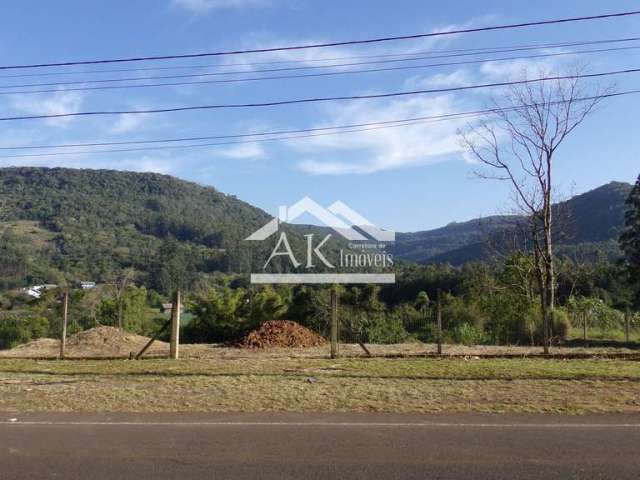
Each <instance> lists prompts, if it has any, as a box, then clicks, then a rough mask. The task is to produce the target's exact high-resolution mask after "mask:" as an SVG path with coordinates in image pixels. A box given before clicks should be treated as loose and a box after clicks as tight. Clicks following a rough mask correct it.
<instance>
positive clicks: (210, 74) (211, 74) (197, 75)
mask: <svg viewBox="0 0 640 480" xmlns="http://www.w3.org/2000/svg"><path fill="white" fill-rule="evenodd" d="M633 40H634V41H637V40H640V37H635V38H633ZM635 48H638V46H630V47H609V48H602V49H591V50H574V51H568V52H557V53H544V54H538V55H530V56H518V57H506V58H497V59H493V58H489V59H480V60H477V59H476V60H472V61H463V62H452V63H435V64H427V65H407V66H401V67H396V68H389V69H374V70H349V71H338V72H326V73H319V74H316V75H318V76H323V75H341V74H348V73H368V72H379V71H386V70H404V69H416V68H427V67H441V66H447V65H468V64H473V63H482V62H493V61H504V60H520V59H526V58H543V57H554V56H562V55H579V54H587V53H602V52H612V51H624V50H631V49H635ZM530 49H537V47H535V48H515V49H507V50H501V51H495V52H491V53H509V52H514V51H521V50H530ZM467 55H470V54H454V55H441V56H424V57H413V58H403V59H391V60H389V59H387V60H377V61H369V62H352V63H337V64H330V65H314V66H302V67H288V68H273V69H264V70H256V71H252V72H246V71H238V70H236V71H231V72H205V73H193V74H185V75H161V76H146V77H125V78H104V79H95V80H77V81H63V82H46V83H26V84H16V85H0V88H3V89H4V88H31V87H49V86H65V85H87V84H88V85H91V84H103V83H114V82H135V81H140V80H171V79H180V78H201V77H218V76H226V75H238V74H247V73H252V74H260V73H274V72H276V73H277V72H287V71H298V70H317V69H328V68H342V67H352V66H360V65H376V64H387V63H399V62H407V61H418V60H428V59H431V58H449V57H460V56H467ZM471 55H478V54H477V53H473V54H471ZM308 76H313V74H312V75H300V76H266V77H265V76H263V77H248V78H237V79H235V78H234V79H231V80H219V81H215V80H214V81H211V82H206V83H235V82H243V81H255V80H273V79H278V80H279V79H284V78H303V77H308ZM198 83H205V82H189V83H184V84H183V83H156V84H150V85H138V86H139V87H146V86H163V85H171V86H173V85H193V84H198ZM132 86H135V84H134V85H125V86H116V87H115V88H129V87H132ZM77 90H81V89H77ZM51 91H57V90H34V91H31V90H21V91H17V92H6V93H45V92H51ZM72 91H74V89H72Z"/></svg>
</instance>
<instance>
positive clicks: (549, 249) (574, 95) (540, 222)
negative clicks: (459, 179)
mask: <svg viewBox="0 0 640 480" xmlns="http://www.w3.org/2000/svg"><path fill="white" fill-rule="evenodd" d="M581 70H582V69H581V68H577V69H576V73H575V74H574V75H572V76H571V77H574V78H568V79H564V80H549V81H535V80H532V81H525V83H522V84H519V85H516V86H513V87H511V88H509V89H508V90H507V91H506V92H505V94H504V95H503V96H501V98H500V100H494V101H493V107H492V113H491V114H490V116H489V118H486V119H484V120H483V121H481V122H479V123H478V124H477V125H475V126H472V127H470V128H469V129H468V130H467V131H466V132H463V133H462V134H461V135H462V142H463V146H464V147H465V148H466V149H467V151H468V152H469V153H470V154H471V155H472V157H473V158H474V159H475V160H476V161H477V162H479V163H480V164H481V165H482V166H483V167H485V168H483V169H482V170H478V171H476V174H477V175H478V176H479V177H481V178H488V179H494V180H502V181H507V182H509V183H510V184H511V187H512V189H513V199H514V203H515V206H516V210H517V211H518V213H520V214H524V215H525V216H526V218H527V219H528V230H529V236H530V241H531V243H532V249H533V256H534V265H535V273H536V278H537V283H538V288H539V291H540V304H541V310H542V324H543V343H544V352H545V353H548V352H549V343H550V338H551V331H550V330H551V325H552V324H553V313H554V306H555V270H554V258H553V245H554V238H555V219H554V215H553V211H552V204H553V202H554V200H555V191H554V188H553V179H554V177H553V167H554V162H555V159H556V151H557V149H558V147H559V146H560V145H561V144H562V142H563V141H564V140H565V139H566V138H567V137H568V136H569V134H571V132H573V131H574V130H575V129H576V127H578V126H579V125H580V124H581V123H582V122H583V121H584V120H585V118H586V117H587V116H588V115H589V114H590V113H591V112H593V111H594V108H595V107H596V105H597V104H598V103H599V102H600V101H601V100H602V99H603V98H604V96H605V95H606V94H607V93H609V92H607V91H605V90H604V89H602V88H600V87H598V86H593V85H591V86H589V85H584V84H582V82H581V81H580V79H579V78H575V77H577V76H578V75H579V74H580V71H581ZM549 76H551V74H550V72H545V71H541V72H540V75H539V78H543V77H549ZM524 78H525V80H526V79H527V75H526V71H525V72H524Z"/></svg>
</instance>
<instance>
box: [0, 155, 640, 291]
mask: <svg viewBox="0 0 640 480" xmlns="http://www.w3.org/2000/svg"><path fill="white" fill-rule="evenodd" d="M630 189H631V185H628V184H625V183H610V184H607V185H604V186H602V187H600V188H597V189H595V190H593V191H591V192H587V193H585V194H582V195H579V196H577V197H574V198H572V199H571V200H569V201H568V202H565V204H562V206H563V207H566V208H562V209H560V210H563V211H566V212H569V213H568V222H567V228H566V229H565V230H566V233H568V235H565V238H564V239H563V242H564V243H565V244H567V245H568V244H571V245H576V244H584V243H591V244H595V245H597V246H601V245H603V244H606V243H607V242H608V243H609V246H610V247H612V248H615V242H614V240H616V239H617V237H618V235H619V233H620V229H621V227H622V223H623V217H624V200H625V198H626V197H627V195H628V193H629V191H630ZM270 218H271V217H270V216H269V215H268V214H267V213H266V212H264V211H262V210H260V209H257V208H255V207H253V206H251V205H249V204H247V203H245V202H242V201H240V200H238V199H237V198H235V197H233V196H229V195H225V194H223V193H220V192H218V191H217V190H215V189H214V188H212V187H203V186H201V185H198V184H195V183H192V182H186V181H183V180H179V179H177V178H173V177H170V176H167V175H160V174H155V173H134V172H122V171H112V170H77V169H63V168H52V169H47V168H27V167H23V168H0V288H4V289H6V288H15V287H21V286H25V285H28V284H34V283H59V282H61V281H63V280H64V279H65V278H66V279H67V280H76V281H77V280H93V281H101V282H104V281H109V280H110V279H113V278H115V277H117V275H118V274H119V273H120V272H122V270H123V269H124V268H127V267H133V268H134V269H135V270H136V271H137V272H138V274H139V276H140V277H141V278H140V280H141V281H142V282H144V283H145V284H147V285H148V286H151V287H153V288H155V289H156V290H158V291H168V290H169V289H170V286H171V282H173V281H174V280H175V279H176V278H180V279H188V280H189V281H197V280H198V279H201V280H205V281H208V280H209V279H210V278H211V277H212V276H215V275H216V272H219V271H222V272H247V271H249V270H250V268H252V267H255V265H257V264H258V263H260V265H262V264H263V263H264V261H265V258H267V257H268V251H270V250H271V249H272V248H273V245H269V244H267V242H256V243H260V244H261V245H259V246H258V245H251V246H249V245H247V244H248V243H253V242H243V241H242V240H243V239H244V238H246V237H247V236H248V235H249V234H250V233H252V232H253V231H255V230H256V229H257V228H259V227H261V226H262V225H264V224H265V223H266V222H267V221H268V220H269V219H270ZM513 218H514V217H509V216H498V217H490V218H487V219H482V220H473V221H470V222H464V223H453V224H450V225H447V226H446V227H443V228H440V229H436V230H431V231H426V232H417V233H409V234H399V235H398V237H397V238H398V241H397V244H396V247H395V253H396V255H397V256H398V257H400V258H403V259H406V260H411V261H419V262H435V261H442V262H450V263H453V264H460V263H464V262H465V261H469V260H477V259H481V258H484V257H485V256H486V251H485V244H486V236H487V232H490V233H491V232H495V231H499V230H500V229H504V228H507V227H508V225H510V224H513ZM309 228H310V229H311V230H313V231H320V230H318V229H317V227H308V228H307V230H308V229H309ZM289 230H290V233H292V235H290V237H291V238H290V240H291V243H292V244H294V245H293V246H294V249H297V248H299V247H300V246H301V245H300V243H299V242H302V241H304V239H303V238H302V234H304V233H305V231H306V230H305V228H304V227H301V226H300V227H295V228H289ZM262 243H264V245H262ZM336 246H337V243H335V242H334V243H330V244H328V245H327V247H326V248H329V249H333V248H336ZM282 268H286V267H285V266H282Z"/></svg>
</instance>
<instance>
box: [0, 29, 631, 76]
mask: <svg viewBox="0 0 640 480" xmlns="http://www.w3.org/2000/svg"><path fill="white" fill-rule="evenodd" d="M638 40H640V37H626V38H616V39H603V40H591V41H573V42H556V43H537V44H527V45H513V46H502V47H482V48H470V49H449V50H426V51H420V52H413V53H393V54H378V55H358V56H349V57H334V58H323V59H308V60H285V61H280V62H255V63H233V64H217V65H190V66H176V65H172V66H164V67H157V66H156V67H147V68H120V69H109V70H91V71H86V72H85V71H73V72H48V73H32V74H20V75H4V76H0V78H20V77H42V76H52V75H77V74H82V75H86V74H92V73H113V72H138V71H154V70H176V69H197V68H227V67H232V66H244V67H250V66H256V65H273V64H292V63H293V64H300V63H303V64H307V63H310V62H328V61H342V60H359V59H371V58H375V59H380V60H376V61H365V62H353V63H340V64H329V65H304V66H300V67H280V68H269V69H262V70H234V71H223V72H211V73H200V74H191V75H172V76H146V77H137V78H119V79H104V80H101V79H94V80H84V81H75V82H74V81H65V82H56V83H53V82H50V83H35V84H20V85H2V86H1V88H26V87H38V86H49V85H71V84H82V83H98V82H116V81H135V80H153V79H169V78H186V77H199V76H214V75H236V74H247V73H254V74H257V73H273V72H285V71H294V70H308V69H324V68H334V67H344V66H357V65H370V64H377V63H395V62H409V61H417V60H426V59H431V58H451V57H464V56H473V55H482V54H494V53H511V52H518V51H526V50H537V49H542V48H545V49H546V48H563V47H581V46H587V45H602V44H608V43H627V42H635V41H638ZM391 57H393V58H391ZM396 57H404V58H396ZM384 59H387V60H384Z"/></svg>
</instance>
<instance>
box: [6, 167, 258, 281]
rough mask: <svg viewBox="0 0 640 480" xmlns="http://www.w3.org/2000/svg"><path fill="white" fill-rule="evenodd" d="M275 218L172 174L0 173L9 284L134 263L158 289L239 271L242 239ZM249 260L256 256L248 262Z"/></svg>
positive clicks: (98, 272) (110, 270)
mask: <svg viewBox="0 0 640 480" xmlns="http://www.w3.org/2000/svg"><path fill="white" fill-rule="evenodd" d="M270 218H271V217H270V216H269V215H267V214H266V213H265V212H263V211H262V210H259V209H257V208H255V207H252V206H251V205H249V204H247V203H245V202H242V201H240V200H238V199H236V198H235V197H233V196H228V195H225V194H223V193H220V192H218V191H217V190H215V189H214V188H211V187H203V186H200V185H197V184H195V183H191V182H186V181H183V180H179V179H177V178H173V177H170V176H167V175H160V174H155V173H134V172H121V171H111V170H76V169H63V168H52V169H47V168H3V169H0V222H2V244H1V245H0V247H1V248H2V253H3V254H2V258H0V277H2V281H3V283H4V286H5V287H7V286H8V287H11V286H20V284H21V283H29V282H32V281H33V282H52V283H56V282H57V281H58V280H60V279H61V272H65V274H66V275H67V277H69V276H70V277H71V278H75V279H81V278H84V279H87V280H93V279H99V280H103V281H104V280H105V279H107V278H109V277H112V276H114V275H116V274H117V272H118V271H119V270H121V269H122V268H124V267H128V266H132V267H134V268H135V269H137V270H139V271H141V272H145V273H147V274H148V275H149V280H150V281H151V282H152V283H156V284H157V285H155V286H156V287H157V288H159V289H160V290H162V289H163V288H162V285H161V284H162V282H163V281H165V282H166V281H168V279H167V277H168V275H169V272H168V270H169V269H173V270H176V269H181V270H184V273H185V274H195V273H196V272H215V271H218V270H222V271H229V270H241V269H242V268H243V267H246V265H243V262H245V263H246V262H247V260H248V259H247V258H246V252H245V253H241V252H240V250H241V249H242V247H241V245H242V244H241V240H242V239H243V238H245V237H246V236H247V235H249V234H250V233H251V232H253V231H254V230H255V229H257V228H258V227H260V226H262V225H263V224H265V223H266V222H267V221H268V220H269V219H270ZM249 260H250V259H249Z"/></svg>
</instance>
